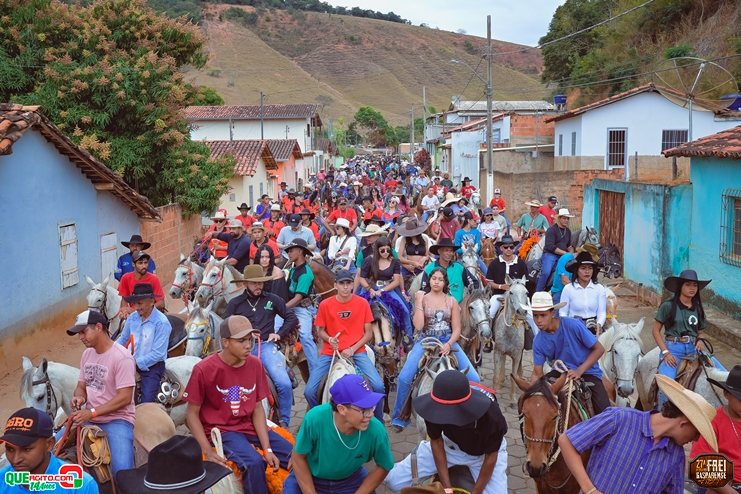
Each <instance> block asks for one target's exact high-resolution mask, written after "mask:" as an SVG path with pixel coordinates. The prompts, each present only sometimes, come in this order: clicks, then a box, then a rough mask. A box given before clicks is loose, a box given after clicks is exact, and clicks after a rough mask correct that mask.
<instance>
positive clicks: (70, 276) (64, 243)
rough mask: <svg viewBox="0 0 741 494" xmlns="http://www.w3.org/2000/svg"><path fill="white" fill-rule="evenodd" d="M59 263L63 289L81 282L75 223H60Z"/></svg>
mask: <svg viewBox="0 0 741 494" xmlns="http://www.w3.org/2000/svg"><path fill="white" fill-rule="evenodd" d="M59 264H60V270H61V277H62V289H65V288H69V287H71V286H75V285H77V284H78V283H79V282H80V274H79V270H78V268H77V228H76V226H75V224H74V223H69V224H67V225H59Z"/></svg>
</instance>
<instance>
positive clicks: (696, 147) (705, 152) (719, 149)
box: [664, 126, 741, 160]
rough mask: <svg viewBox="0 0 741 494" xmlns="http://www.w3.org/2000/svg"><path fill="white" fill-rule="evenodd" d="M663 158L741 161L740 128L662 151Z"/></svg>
mask: <svg viewBox="0 0 741 494" xmlns="http://www.w3.org/2000/svg"><path fill="white" fill-rule="evenodd" d="M664 156H703V157H715V158H730V159H734V160H738V159H741V126H739V127H734V128H732V129H728V130H724V131H723V132H718V133H717V134H713V135H709V136H706V137H703V138H701V139H697V140H696V141H692V142H688V143H685V144H682V145H681V146H677V147H675V148H672V149H667V150H666V151H664Z"/></svg>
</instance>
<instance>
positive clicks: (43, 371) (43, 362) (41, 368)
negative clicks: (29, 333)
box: [39, 357, 49, 376]
mask: <svg viewBox="0 0 741 494" xmlns="http://www.w3.org/2000/svg"><path fill="white" fill-rule="evenodd" d="M48 368H49V362H48V361H47V360H46V357H44V358H43V359H41V365H39V372H40V373H41V375H42V376H45V375H46V371H47V370H48Z"/></svg>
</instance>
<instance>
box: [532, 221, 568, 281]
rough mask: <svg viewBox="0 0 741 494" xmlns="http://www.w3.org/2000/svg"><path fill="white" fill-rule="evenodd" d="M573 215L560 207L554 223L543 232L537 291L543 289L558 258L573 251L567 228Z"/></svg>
mask: <svg viewBox="0 0 741 494" xmlns="http://www.w3.org/2000/svg"><path fill="white" fill-rule="evenodd" d="M541 216H542V215H541ZM573 217H574V215H573V214H570V213H569V210H568V209H565V208H561V209H560V210H559V211H558V216H556V223H555V224H554V225H553V226H551V227H549V228H548V230H546V232H545V247H544V248H543V257H542V258H541V260H540V266H541V271H540V278H538V285H537V286H536V288H535V291H537V292H542V291H544V290H545V288H546V284H547V283H548V277H549V276H550V275H551V272H552V271H553V268H554V267H555V266H556V263H557V262H558V258H559V257H561V256H562V255H564V254H566V253H567V252H574V248H573V247H572V246H571V230H570V229H569V220H570V219H571V218H573Z"/></svg>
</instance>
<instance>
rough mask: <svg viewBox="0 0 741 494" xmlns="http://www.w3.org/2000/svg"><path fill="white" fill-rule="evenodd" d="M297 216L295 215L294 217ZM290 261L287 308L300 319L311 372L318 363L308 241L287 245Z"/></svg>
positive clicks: (297, 240)
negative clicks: (310, 296)
mask: <svg viewBox="0 0 741 494" xmlns="http://www.w3.org/2000/svg"><path fill="white" fill-rule="evenodd" d="M294 216H295V215H294ZM285 249H286V252H287V253H288V260H289V261H290V262H291V263H292V264H293V267H291V269H290V271H288V296H289V297H291V298H290V300H288V302H287V303H286V307H288V308H289V309H293V313H294V314H295V315H296V317H297V318H298V323H299V327H298V332H299V338H300V340H301V345H302V346H303V347H304V354H305V355H306V361H307V362H308V365H309V372H312V371H313V370H314V367H315V366H316V363H317V354H316V342H315V341H314V332H313V328H314V317H313V316H312V313H311V312H310V311H309V307H311V305H312V304H311V298H309V292H310V291H311V287H312V285H313V284H314V273H313V272H312V271H311V269H310V268H309V265H308V263H307V262H306V258H307V257H308V258H311V255H312V253H311V250H310V249H309V247H307V245H306V241H305V240H304V239H301V238H297V239H295V240H293V241H292V242H291V243H289V244H287V245H285Z"/></svg>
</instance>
